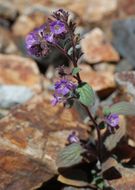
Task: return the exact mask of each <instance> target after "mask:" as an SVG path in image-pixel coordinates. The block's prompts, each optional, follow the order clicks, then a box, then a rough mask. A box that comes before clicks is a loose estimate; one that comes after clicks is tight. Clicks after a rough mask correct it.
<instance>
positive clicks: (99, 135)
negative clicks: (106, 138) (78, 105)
mask: <svg viewBox="0 0 135 190" xmlns="http://www.w3.org/2000/svg"><path fill="white" fill-rule="evenodd" d="M82 106H83V107H84V108H85V110H86V111H87V113H88V116H89V117H90V119H91V121H92V122H93V124H94V126H95V129H96V131H97V138H98V141H97V153H98V157H99V160H100V161H101V160H102V156H101V145H102V142H101V134H100V129H99V127H98V124H97V122H96V121H95V119H94V117H93V116H92V114H91V112H90V111H89V108H88V107H87V106H85V105H83V104H82Z"/></svg>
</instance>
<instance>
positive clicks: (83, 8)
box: [67, 0, 118, 22]
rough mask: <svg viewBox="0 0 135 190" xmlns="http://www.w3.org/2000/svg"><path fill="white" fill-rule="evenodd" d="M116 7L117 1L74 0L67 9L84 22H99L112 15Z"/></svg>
mask: <svg viewBox="0 0 135 190" xmlns="http://www.w3.org/2000/svg"><path fill="white" fill-rule="evenodd" d="M117 6H118V2H117V0H109V1H108V0H85V1H84V0H74V1H71V2H70V4H69V5H68V6H67V7H68V9H70V10H71V11H73V12H75V13H76V14H77V15H79V17H80V18H81V19H83V20H84V21H85V22H99V21H101V20H102V19H103V18H104V17H106V16H109V15H110V14H112V13H114V12H115V11H116V10H117ZM84 13H85V14H84Z"/></svg>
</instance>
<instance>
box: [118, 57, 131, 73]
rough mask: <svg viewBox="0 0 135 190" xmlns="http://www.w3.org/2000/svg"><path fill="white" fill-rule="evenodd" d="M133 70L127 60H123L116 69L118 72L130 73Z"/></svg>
mask: <svg viewBox="0 0 135 190" xmlns="http://www.w3.org/2000/svg"><path fill="white" fill-rule="evenodd" d="M132 69H133V66H132V65H131V64H130V63H129V62H128V61H127V60H126V59H123V60H121V61H120V62H119V64H118V65H116V67H115V71H116V72H122V71H130V70H132Z"/></svg>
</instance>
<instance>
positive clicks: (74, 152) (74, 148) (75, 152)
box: [56, 143, 86, 168]
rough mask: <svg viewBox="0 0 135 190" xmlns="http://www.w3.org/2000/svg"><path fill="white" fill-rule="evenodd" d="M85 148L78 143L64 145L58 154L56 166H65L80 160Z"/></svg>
mask: <svg viewBox="0 0 135 190" xmlns="http://www.w3.org/2000/svg"><path fill="white" fill-rule="evenodd" d="M85 151H86V150H85V149H84V148H83V147H82V146H81V145H80V144H78V143H73V144H71V145H69V146H67V147H65V148H64V149H63V150H61V152H60V153H59V154H58V158H57V161H56V164H57V166H58V168H65V167H70V166H73V165H76V164H78V163H80V162H81V161H82V155H81V154H82V153H84V152H85Z"/></svg>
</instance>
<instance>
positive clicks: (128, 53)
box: [112, 18, 135, 67]
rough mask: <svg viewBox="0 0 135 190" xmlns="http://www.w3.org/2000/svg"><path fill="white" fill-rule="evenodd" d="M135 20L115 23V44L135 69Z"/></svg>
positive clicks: (113, 29)
mask: <svg viewBox="0 0 135 190" xmlns="http://www.w3.org/2000/svg"><path fill="white" fill-rule="evenodd" d="M134 31H135V19H133V18H131V19H127V20H117V21H114V22H113V26H112V32H113V36H114V37H113V44H114V46H115V48H116V49H117V50H118V52H119V53H120V55H121V56H123V57H124V58H126V59H127V61H128V62H129V63H130V64H131V65H132V66H133V67H135V61H134V60H135V54H134V49H135V32H134Z"/></svg>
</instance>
